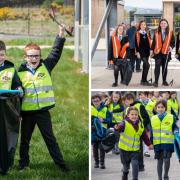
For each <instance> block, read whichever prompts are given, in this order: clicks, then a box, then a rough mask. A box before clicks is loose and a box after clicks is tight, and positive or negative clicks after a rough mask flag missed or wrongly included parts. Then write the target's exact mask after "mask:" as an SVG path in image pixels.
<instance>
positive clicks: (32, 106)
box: [18, 63, 55, 111]
mask: <svg viewBox="0 0 180 180" xmlns="http://www.w3.org/2000/svg"><path fill="white" fill-rule="evenodd" d="M18 74H19V77H20V80H21V82H22V86H23V88H24V97H23V101H22V106H21V110H22V111H33V110H40V109H42V108H45V107H48V106H52V105H54V104H55V99H54V92H53V87H52V81H51V76H50V74H49V72H48V70H47V69H46V67H45V65H44V64H43V63H42V64H41V66H40V67H39V68H38V69H37V70H36V72H35V74H32V73H31V72H29V71H22V72H18Z"/></svg>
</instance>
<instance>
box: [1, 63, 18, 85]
mask: <svg viewBox="0 0 180 180" xmlns="http://www.w3.org/2000/svg"><path fill="white" fill-rule="evenodd" d="M14 73H15V69H14V67H11V68H7V69H4V70H2V71H0V89H11V86H12V79H13V77H14Z"/></svg>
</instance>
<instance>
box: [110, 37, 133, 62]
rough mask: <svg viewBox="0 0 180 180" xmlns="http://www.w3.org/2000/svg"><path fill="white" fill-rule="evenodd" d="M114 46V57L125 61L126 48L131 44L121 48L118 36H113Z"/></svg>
mask: <svg viewBox="0 0 180 180" xmlns="http://www.w3.org/2000/svg"><path fill="white" fill-rule="evenodd" d="M112 44H113V55H114V57H115V58H118V57H120V58H122V59H124V58H125V56H126V48H127V47H129V43H128V42H127V43H126V44H124V46H123V47H121V42H120V41H119V39H118V37H117V36H116V35H112Z"/></svg>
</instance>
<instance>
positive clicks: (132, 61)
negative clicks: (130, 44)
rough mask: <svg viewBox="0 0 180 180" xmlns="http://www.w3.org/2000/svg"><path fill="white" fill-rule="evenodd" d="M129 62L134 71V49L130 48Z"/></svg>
mask: <svg viewBox="0 0 180 180" xmlns="http://www.w3.org/2000/svg"><path fill="white" fill-rule="evenodd" d="M130 62H131V66H132V70H133V72H134V66H135V49H130Z"/></svg>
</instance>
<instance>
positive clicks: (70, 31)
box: [49, 8, 74, 36]
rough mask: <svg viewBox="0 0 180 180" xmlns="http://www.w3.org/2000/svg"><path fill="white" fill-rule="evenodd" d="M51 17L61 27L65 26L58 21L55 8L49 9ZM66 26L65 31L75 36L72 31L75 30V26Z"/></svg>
mask: <svg viewBox="0 0 180 180" xmlns="http://www.w3.org/2000/svg"><path fill="white" fill-rule="evenodd" d="M49 17H50V18H51V19H52V20H53V21H54V22H55V23H56V24H58V25H59V26H61V27H64V26H63V25H62V24H61V23H60V22H58V21H57V19H56V17H55V13H54V9H53V8H51V9H50V11H49ZM64 28H65V31H66V33H67V34H68V35H69V36H73V34H72V32H73V29H74V28H73V27H71V28H70V30H68V29H67V28H66V27H64Z"/></svg>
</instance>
